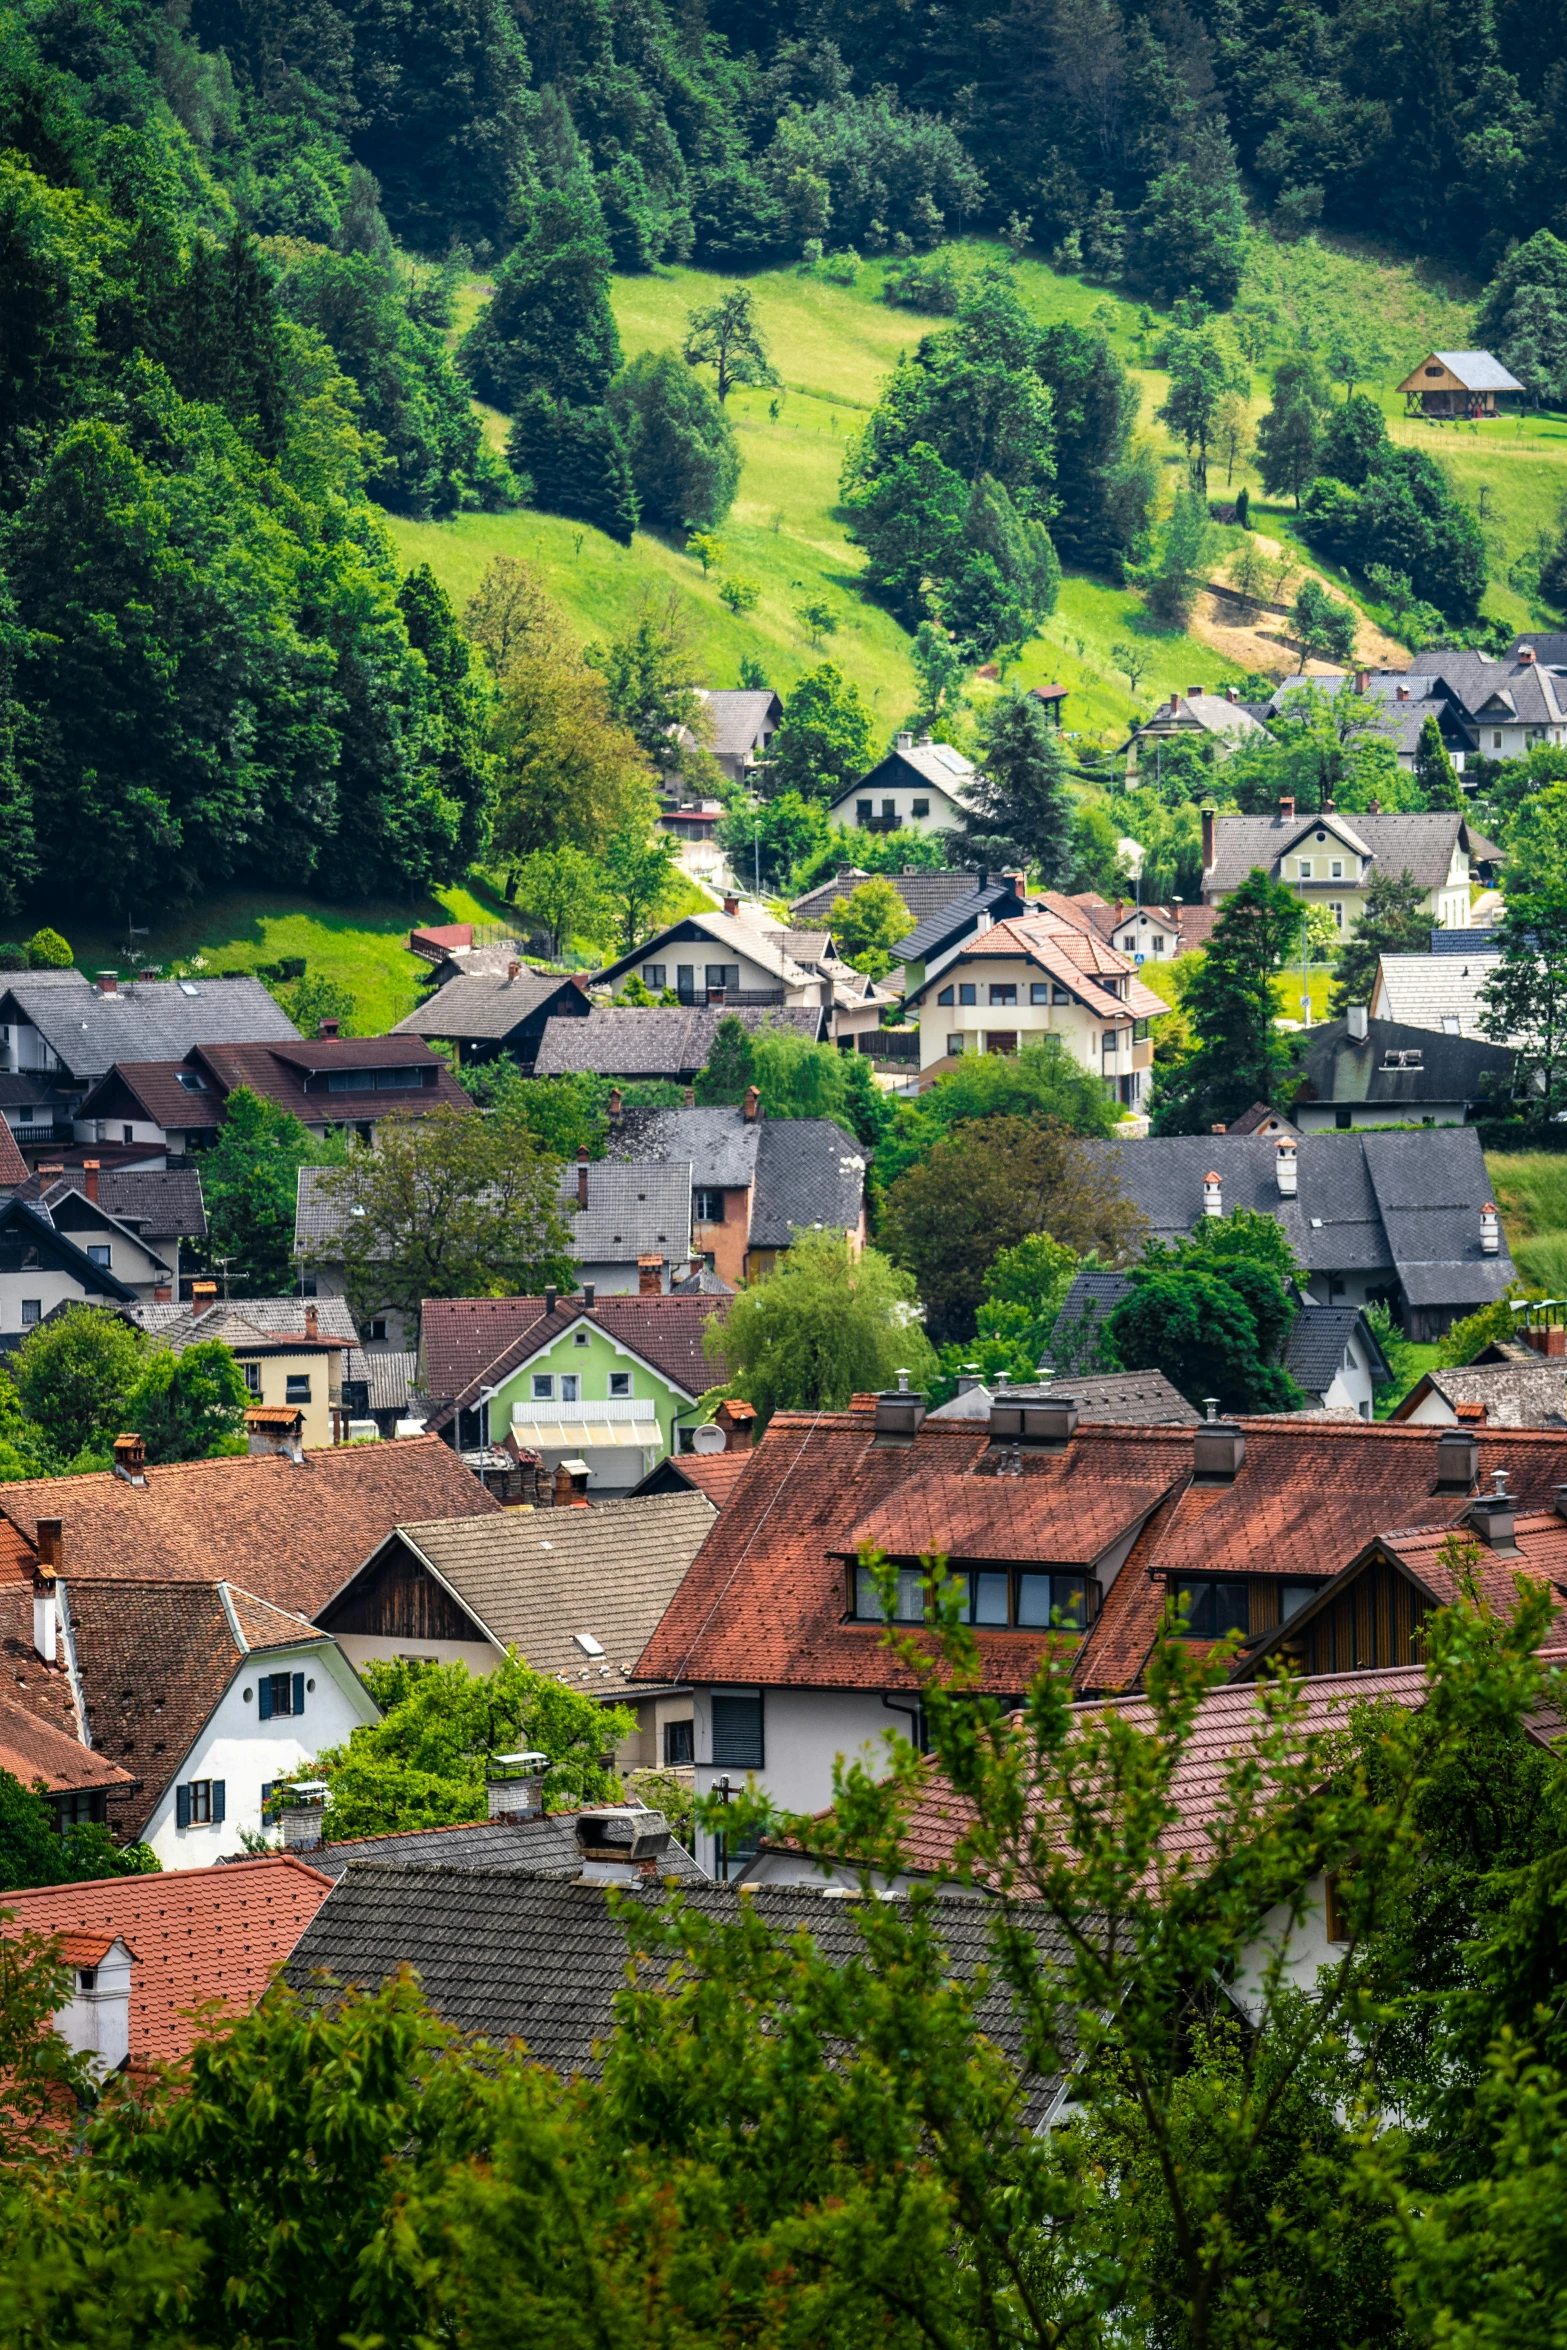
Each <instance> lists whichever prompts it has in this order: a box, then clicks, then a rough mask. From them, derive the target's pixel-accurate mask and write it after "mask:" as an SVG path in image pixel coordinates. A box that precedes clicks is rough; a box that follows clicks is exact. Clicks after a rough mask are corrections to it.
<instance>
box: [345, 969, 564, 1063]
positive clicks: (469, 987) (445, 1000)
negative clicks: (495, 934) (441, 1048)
mask: <svg viewBox="0 0 1567 2350" xmlns="http://www.w3.org/2000/svg"><path fill="white" fill-rule="evenodd" d="M590 1009H591V1006H590V1005H589V1003H588V994H587V982H586V980H585V979H583V978H581V977H579V976H576V975H573V976H572V977H569V978H562V977H561V974H560V973H559V972H558V971H530V970H529V969H528V968H527V966H526V964H524V963H523V962H521V961H520V960H519V959H518V957H517V956H516V955H515V954H513V955H511V956H509V957H508V958H507V960H506V961H505V962H504V963H503V964H502V966H501V967H500V969H499V970H476V971H459V972H458V973H457V974H456V975H455V976H454V977H452V978H450V979H448V980H447V981H446V982H445V984H444V985H443V986H440V987H437V989H436V990H435V993H434V994H433V995H430V996H427V997H426V998H425V1000H424V1002H423V1003H422V1004H420V1005H419V1007H418V1009H417V1010H416V1011H412V1012H409V1013H408V1014H407V1015H406V1016H405V1018H403V1019H401V1020H399V1021H398V1022H397V1023H396V1025H395V1026H394V1027H393V1029H392V1031H391V1033H392V1034H393V1036H420V1037H423V1038H425V1040H426V1041H427V1042H428V1041H431V1040H436V1041H439V1042H440V1043H442V1044H450V1045H454V1046H455V1047H456V1049H457V1055H458V1058H459V1060H460V1061H461V1062H462V1063H463V1064H464V1065H465V1066H466V1065H469V1064H471V1063H474V1062H479V1061H493V1060H496V1059H499V1058H501V1057H502V1056H504V1057H505V1058H506V1059H508V1060H513V1061H515V1062H516V1063H517V1065H518V1067H519V1068H520V1069H521V1070H522V1071H523V1073H524V1075H525V1076H531V1075H532V1073H533V1064H534V1061H535V1059H536V1058H537V1055H538V1049H539V1040H540V1038H541V1037H542V1036H543V1034H544V1029H545V1024H546V1022H547V1021H550V1020H585V1019H586V1018H587V1016H588V1013H589V1011H590Z"/></svg>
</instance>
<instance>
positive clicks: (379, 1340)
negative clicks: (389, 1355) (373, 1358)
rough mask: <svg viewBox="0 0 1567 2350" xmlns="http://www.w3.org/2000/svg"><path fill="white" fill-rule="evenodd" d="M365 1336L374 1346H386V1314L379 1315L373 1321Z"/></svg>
mask: <svg viewBox="0 0 1567 2350" xmlns="http://www.w3.org/2000/svg"><path fill="white" fill-rule="evenodd" d="M365 1335H366V1337H367V1338H368V1339H369V1340H370V1343H371V1345H372V1346H375V1345H384V1344H385V1341H386V1316H385V1315H384V1314H377V1315H376V1316H375V1317H374V1319H373V1320H372V1322H371V1324H370V1326H369V1329H368V1330H367V1331H366V1333H365Z"/></svg>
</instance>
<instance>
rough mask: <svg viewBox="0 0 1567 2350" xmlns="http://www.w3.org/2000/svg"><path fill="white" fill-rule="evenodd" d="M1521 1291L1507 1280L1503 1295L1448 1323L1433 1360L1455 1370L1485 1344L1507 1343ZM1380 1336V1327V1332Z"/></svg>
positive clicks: (1514, 1328)
mask: <svg viewBox="0 0 1567 2350" xmlns="http://www.w3.org/2000/svg"><path fill="white" fill-rule="evenodd" d="M1523 1294H1524V1290H1523V1284H1522V1283H1521V1282H1518V1281H1510V1282H1509V1283H1508V1285H1507V1295H1506V1296H1505V1297H1496V1298H1493V1299H1492V1300H1491V1302H1490V1304H1489V1305H1486V1306H1481V1307H1479V1308H1478V1310H1477V1311H1476V1312H1474V1313H1472V1314H1464V1315H1462V1316H1461V1317H1460V1319H1459V1320H1458V1321H1456V1322H1453V1323H1451V1324H1450V1325H1449V1327H1448V1330H1447V1332H1446V1334H1445V1336H1443V1337H1442V1338H1439V1339H1438V1340H1437V1355H1436V1359H1437V1361H1438V1362H1439V1363H1441V1364H1443V1365H1444V1366H1445V1367H1447V1368H1449V1369H1452V1370H1457V1369H1459V1368H1460V1367H1461V1366H1462V1365H1463V1364H1465V1363H1472V1362H1473V1361H1474V1359H1475V1357H1476V1355H1477V1354H1479V1353H1481V1352H1482V1351H1483V1349H1484V1348H1486V1347H1488V1346H1495V1345H1497V1344H1498V1343H1500V1344H1503V1345H1506V1344H1509V1343H1510V1342H1511V1341H1512V1339H1513V1338H1514V1335H1515V1333H1516V1331H1517V1328H1518V1320H1519V1317H1518V1316H1517V1314H1515V1313H1514V1312H1513V1300H1514V1299H1515V1298H1521V1297H1522V1296H1523ZM1378 1334H1379V1335H1380V1330H1379V1333H1378Z"/></svg>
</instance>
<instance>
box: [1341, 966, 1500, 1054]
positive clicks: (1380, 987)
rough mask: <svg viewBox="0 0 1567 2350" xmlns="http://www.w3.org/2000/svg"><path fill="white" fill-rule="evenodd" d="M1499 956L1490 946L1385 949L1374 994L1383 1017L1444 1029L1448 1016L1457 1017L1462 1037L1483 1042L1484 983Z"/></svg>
mask: <svg viewBox="0 0 1567 2350" xmlns="http://www.w3.org/2000/svg"><path fill="white" fill-rule="evenodd" d="M1500 961H1501V957H1500V955H1498V954H1495V953H1492V952H1489V951H1483V952H1478V953H1475V954H1466V955H1449V954H1439V955H1384V956H1383V957H1382V960H1381V962H1380V963H1379V964H1378V966H1377V977H1376V985H1375V986H1374V988H1373V989H1372V996H1371V1000H1372V1002H1373V1004H1374V1005H1375V1006H1376V1010H1377V1013H1378V1016H1379V1018H1380V1019H1383V1020H1385V1021H1386V1022H1387V1023H1388V1025H1389V1026H1393V1025H1395V1024H1396V1025H1398V1026H1400V1027H1404V1028H1416V1029H1420V1030H1422V1031H1426V1032H1433V1031H1434V1032H1435V1033H1437V1034H1441V1033H1442V1023H1443V1022H1444V1021H1445V1020H1456V1021H1457V1022H1458V1028H1457V1032H1456V1033H1457V1035H1458V1036H1459V1037H1461V1038H1465V1039H1468V1040H1469V1041H1471V1042H1473V1043H1477V1044H1478V1043H1483V1042H1484V1041H1485V1039H1484V1038H1483V1037H1482V1035H1481V1032H1480V1021H1481V1017H1482V1015H1483V1013H1484V1011H1485V1003H1484V1000H1483V998H1482V995H1481V989H1482V988H1483V987H1484V986H1485V983H1486V981H1487V980H1488V979H1489V978H1490V977H1491V975H1492V973H1493V972H1494V971H1495V970H1496V968H1497V966H1498V964H1499V963H1500ZM1449 1033H1452V1032H1451V1031H1449Z"/></svg>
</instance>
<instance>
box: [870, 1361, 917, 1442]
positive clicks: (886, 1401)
mask: <svg viewBox="0 0 1567 2350" xmlns="http://www.w3.org/2000/svg"><path fill="white" fill-rule="evenodd" d="M928 1400H929V1399H928V1398H927V1397H926V1396H924V1395H922V1394H920V1393H918V1392H917V1391H916V1392H915V1393H912V1394H911V1393H910V1390H909V1375H908V1372H907V1371H900V1372H899V1373H898V1384H897V1386H896V1387H889V1388H886V1389H884V1391H883V1392H882V1393H881V1394H880V1395H878V1396H877V1398H876V1434H875V1436H874V1437H873V1438H872V1442H873V1443H874V1444H876V1445H879V1446H880V1447H881V1448H882V1449H883V1450H886V1449H887V1448H889V1447H898V1446H907V1445H910V1444H912V1443H913V1442H914V1439H915V1437H916V1436H917V1435H918V1434H919V1430H920V1422H921V1421H922V1420H923V1419H924V1417H925V1407H926V1404H927V1401H928Z"/></svg>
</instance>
